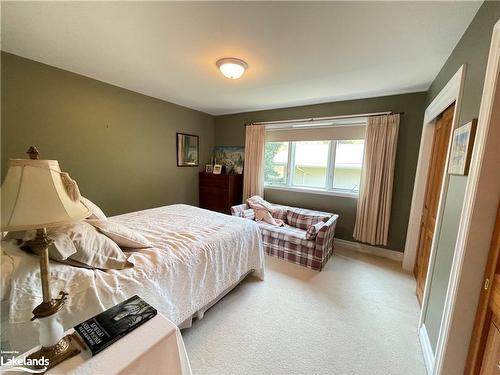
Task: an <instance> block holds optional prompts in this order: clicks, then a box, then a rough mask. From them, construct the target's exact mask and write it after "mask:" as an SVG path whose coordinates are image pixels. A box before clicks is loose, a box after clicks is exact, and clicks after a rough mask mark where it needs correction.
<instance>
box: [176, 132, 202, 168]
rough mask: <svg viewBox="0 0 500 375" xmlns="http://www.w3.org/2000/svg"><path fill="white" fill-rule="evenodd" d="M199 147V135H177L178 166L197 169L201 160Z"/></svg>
mask: <svg viewBox="0 0 500 375" xmlns="http://www.w3.org/2000/svg"><path fill="white" fill-rule="evenodd" d="M199 146H200V141H199V137H198V136H197V135H192V134H185V133H177V166H178V167H197V166H198V160H199V158H200V151H199Z"/></svg>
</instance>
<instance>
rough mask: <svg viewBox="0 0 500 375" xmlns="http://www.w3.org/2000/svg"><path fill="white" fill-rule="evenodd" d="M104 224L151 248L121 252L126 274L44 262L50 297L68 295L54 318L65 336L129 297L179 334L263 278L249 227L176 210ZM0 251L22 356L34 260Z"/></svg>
mask: <svg viewBox="0 0 500 375" xmlns="http://www.w3.org/2000/svg"><path fill="white" fill-rule="evenodd" d="M109 220H112V221H115V222H118V223H120V224H123V225H125V226H127V227H129V228H131V229H134V230H136V231H138V232H140V233H141V234H142V235H144V236H145V237H146V238H147V239H148V240H149V241H150V242H151V243H152V244H153V248H149V249H141V250H135V251H133V252H129V254H130V257H129V260H130V261H131V262H132V263H134V267H133V268H129V269H123V270H107V271H101V270H89V269H85V268H77V267H72V266H69V265H65V264H61V263H57V262H53V261H51V263H50V267H51V268H50V274H51V290H52V293H53V295H56V294H57V293H58V292H59V291H60V290H63V289H64V290H65V291H66V292H68V293H69V298H68V302H67V304H66V306H65V307H64V308H63V309H62V310H61V311H60V313H59V317H60V319H61V322H62V323H63V325H64V327H65V329H68V328H70V327H73V326H74V325H76V324H77V323H80V322H82V321H83V320H85V319H88V318H90V317H91V316H93V315H95V314H97V313H99V312H101V311H103V310H105V309H107V308H109V307H111V306H113V305H115V304H117V303H119V302H121V301H123V300H125V299H126V298H128V297H130V296H132V295H134V294H138V295H139V296H141V297H142V298H144V299H145V300H146V301H147V302H148V303H150V304H151V305H153V306H154V307H156V308H157V309H158V311H159V312H161V313H162V314H164V315H165V316H166V317H167V318H169V319H170V320H171V321H172V322H174V323H175V324H177V325H178V326H179V327H180V328H186V327H189V326H190V325H191V321H192V319H193V318H202V317H203V314H204V312H205V311H206V310H207V309H208V308H209V307H210V306H212V305H213V304H214V303H216V302H217V301H218V300H219V299H220V298H222V296H224V295H225V294H226V293H227V292H229V291H230V290H231V289H232V288H234V287H235V286H236V285H237V284H238V283H239V282H240V281H241V280H242V279H243V278H244V277H245V276H247V275H248V274H250V273H252V274H253V275H254V276H256V277H257V278H259V279H261V280H263V278H264V253H263V247H262V242H261V236H260V233H259V228H258V226H257V224H256V223H255V222H252V221H250V220H245V219H242V218H237V217H234V216H229V215H224V214H220V213H216V212H212V211H208V210H203V209H200V208H197V207H192V206H188V205H182V204H178V205H172V206H165V207H159V208H154V209H149V210H144V211H138V212H132V213H128V214H124V215H119V216H114V217H110V218H109ZM2 251H3V252H2V271H4V272H2V275H1V278H2V289H3V290H2V300H4V302H3V303H5V302H8V303H9V320H8V322H9V324H8V340H9V346H10V348H11V349H13V350H18V351H21V352H22V351H25V350H27V349H28V348H30V347H33V346H34V345H36V344H37V342H38V339H37V337H38V332H37V327H36V324H37V323H36V322H30V319H31V317H32V313H31V311H32V310H33V308H34V307H35V306H36V305H37V304H38V303H39V302H40V300H41V287H40V277H39V276H40V271H39V263H38V262H39V260H38V257H36V256H35V255H31V254H28V253H26V252H24V251H22V250H20V249H19V248H18V247H17V246H15V245H14V244H13V243H11V242H4V243H3V244H2ZM6 270H7V272H6ZM7 298H8V301H6V299H7ZM2 320H4V318H2ZM2 341H5V338H4V337H2Z"/></svg>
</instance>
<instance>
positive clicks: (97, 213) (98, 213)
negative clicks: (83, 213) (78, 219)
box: [80, 197, 108, 220]
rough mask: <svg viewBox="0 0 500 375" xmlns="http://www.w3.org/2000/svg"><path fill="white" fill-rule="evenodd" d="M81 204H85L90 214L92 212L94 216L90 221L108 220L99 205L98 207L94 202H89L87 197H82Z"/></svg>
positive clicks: (90, 217)
mask: <svg viewBox="0 0 500 375" xmlns="http://www.w3.org/2000/svg"><path fill="white" fill-rule="evenodd" d="M80 202H82V203H83V205H84V206H85V207H87V208H88V209H89V210H90V212H92V215H91V216H89V217H88V218H89V219H101V220H108V219H107V217H106V215H105V214H104V212H102V210H101V209H100V208H99V206H98V205H96V204H95V203H94V202H92V201H90V200H88V199H87V198H85V197H80Z"/></svg>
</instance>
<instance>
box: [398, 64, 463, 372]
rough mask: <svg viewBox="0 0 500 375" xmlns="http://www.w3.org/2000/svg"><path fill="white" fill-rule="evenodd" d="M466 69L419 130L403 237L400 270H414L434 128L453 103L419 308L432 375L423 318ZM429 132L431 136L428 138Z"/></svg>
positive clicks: (429, 111) (446, 89)
mask: <svg viewBox="0 0 500 375" xmlns="http://www.w3.org/2000/svg"><path fill="white" fill-rule="evenodd" d="M465 72H466V66H465V65H462V66H461V67H460V69H458V70H457V72H456V73H455V74H454V75H453V77H452V78H451V79H450V80H449V81H448V83H447V84H446V86H445V87H444V88H443V89H442V90H441V91H440V92H439V94H438V95H437V96H436V97H435V98H434V100H433V101H432V102H431V104H429V106H428V107H427V109H426V110H425V116H424V128H423V130H422V140H421V144H420V150H421V152H419V157H418V159H419V161H418V165H417V174H416V178H415V184H414V189H413V199H412V205H411V214H410V219H409V224H408V232H407V236H406V244H405V253H404V257H403V268H405V267H411V272H413V267H414V265H415V262H416V255H417V246H418V238H419V235H420V223H421V220H422V213H423V208H424V200H425V191H426V187H427V177H428V169H429V164H430V157H431V153H432V143H433V139H434V129H435V124H436V119H437V117H438V116H439V115H441V114H442V113H443V112H444V111H445V110H446V108H448V107H449V106H450V105H451V104H452V103H455V110H454V112H453V121H452V125H451V132H450V135H449V139H448V150H447V153H446V161H445V168H444V170H443V177H442V180H441V187H440V192H439V203H438V208H437V214H436V224H435V228H434V235H433V237H432V243H431V249H430V253H429V262H428V266H427V274H426V277H425V286H424V295H423V297H422V308H421V310H420V318H419V323H418V332H419V341H420V345H421V347H422V353H423V355H424V362H425V367H426V369H427V372H428V373H429V374H431V373H432V372H433V369H434V367H435V366H434V363H435V353H434V351H433V350H432V346H431V344H430V340H429V337H428V334H427V329H426V327H425V324H424V320H425V315H426V312H427V305H428V302H429V285H430V280H431V278H432V273H433V269H434V264H435V260H436V248H437V243H438V238H439V233H440V231H441V223H442V218H443V213H444V206H445V202H446V195H447V193H448V189H446V186H447V185H448V182H449V179H450V175H449V174H448V168H447V166H448V163H449V157H450V149H451V146H452V140H453V130H454V129H455V128H456V127H457V124H458V117H459V113H460V108H461V102H462V95H463V87H464V82H465ZM429 133H430V134H431V135H429ZM405 269H406V268H405Z"/></svg>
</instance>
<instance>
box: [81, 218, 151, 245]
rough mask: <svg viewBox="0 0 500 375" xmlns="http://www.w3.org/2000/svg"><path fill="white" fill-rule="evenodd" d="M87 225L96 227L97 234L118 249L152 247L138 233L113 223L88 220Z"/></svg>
mask: <svg viewBox="0 0 500 375" xmlns="http://www.w3.org/2000/svg"><path fill="white" fill-rule="evenodd" d="M86 221H87V223H89V224H91V225H93V226H94V227H96V228H97V229H98V230H99V232H101V233H102V234H105V235H106V236H108V237H109V238H111V239H112V240H113V241H115V242H116V244H117V245H118V246H120V247H125V248H129V249H145V248H147V247H153V245H151V243H150V242H149V241H148V240H147V239H146V238H145V237H144V236H143V235H142V234H140V233H138V232H136V231H135V230H132V229H129V228H127V227H126V226H124V225H122V224H118V223H114V222H112V221H110V220H99V219H89V220H86Z"/></svg>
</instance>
